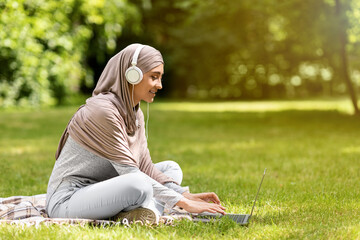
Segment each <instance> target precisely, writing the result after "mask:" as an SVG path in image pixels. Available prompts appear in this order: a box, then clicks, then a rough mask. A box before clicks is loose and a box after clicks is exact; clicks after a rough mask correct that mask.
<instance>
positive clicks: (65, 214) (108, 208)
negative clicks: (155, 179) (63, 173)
mask: <svg viewBox="0 0 360 240" xmlns="http://www.w3.org/2000/svg"><path fill="white" fill-rule="evenodd" d="M155 167H156V168H157V169H159V170H160V171H161V172H163V173H164V174H165V175H167V176H169V177H171V178H172V179H174V181H176V182H177V183H179V184H181V181H182V177H183V174H182V170H181V168H180V167H179V165H178V164H177V163H175V162H173V161H164V162H160V163H156V164H155ZM69 196H70V197H69ZM64 199H65V200H64ZM138 207H146V208H150V209H152V210H154V211H155V212H156V213H157V214H158V215H162V213H163V211H164V203H161V202H158V201H157V200H156V199H155V198H154V197H153V188H152V185H151V183H149V181H148V179H147V178H146V177H145V176H144V174H143V173H141V172H136V173H128V174H124V175H121V176H118V177H114V178H111V179H108V180H106V181H102V182H98V183H95V184H92V185H88V186H84V187H81V186H79V184H74V183H73V182H71V181H63V182H62V183H61V184H60V186H59V187H58V189H57V190H56V192H55V193H54V194H53V196H52V197H51V199H50V201H49V207H48V209H49V212H48V214H49V216H50V217H57V218H89V219H108V218H111V217H113V216H115V215H116V214H118V213H119V212H121V211H129V210H132V209H135V208H138Z"/></svg>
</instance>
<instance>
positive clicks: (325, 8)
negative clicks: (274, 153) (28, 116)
mask: <svg viewBox="0 0 360 240" xmlns="http://www.w3.org/2000/svg"><path fill="white" fill-rule="evenodd" d="M0 26H1V29H0V106H1V107H3V108H4V107H5V108H6V107H13V106H44V105H63V104H69V103H71V101H72V100H73V99H76V97H77V96H81V95H85V96H89V95H90V93H91V90H92V89H93V87H94V85H95V84H96V82H97V79H98V77H99V76H100V74H101V72H102V70H103V68H104V66H105V64H106V62H107V60H108V59H110V57H111V56H113V55H114V54H116V53H117V52H118V51H120V50H121V49H122V48H124V47H125V46H127V45H128V44H130V43H134V42H140V43H144V44H149V45H152V46H154V47H156V48H158V49H159V50H160V51H161V52H162V53H163V56H164V58H165V64H166V65H165V75H164V89H166V90H164V91H162V93H161V94H162V96H164V97H167V98H176V99H185V98H186V99H206V100H209V99H216V100H220V99H221V100H225V99H231V100H234V99H257V100H258V99H293V98H309V97H323V96H326V97H327V96H330V97H337V96H347V97H349V99H351V102H352V105H353V108H354V112H355V113H359V110H358V106H357V102H358V101H357V96H356V94H357V92H358V91H359V88H360V58H359V51H360V49H359V43H360V1H357V0H316V1H314V0H277V1H275V0H261V1H260V0H242V1H228V0H207V1H201V0H156V1H155V0H133V1H126V0H91V1H85V0H62V1H55V0H0Z"/></svg>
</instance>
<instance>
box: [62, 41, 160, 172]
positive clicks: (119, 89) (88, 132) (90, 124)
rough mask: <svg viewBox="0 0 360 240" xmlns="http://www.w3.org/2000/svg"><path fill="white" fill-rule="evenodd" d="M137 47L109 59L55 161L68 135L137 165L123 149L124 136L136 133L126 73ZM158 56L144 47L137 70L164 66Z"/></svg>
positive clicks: (109, 156)
mask: <svg viewBox="0 0 360 240" xmlns="http://www.w3.org/2000/svg"><path fill="white" fill-rule="evenodd" d="M138 46H139V44H132V45H129V46H128V47H126V48H124V49H123V50H122V51H121V52H119V53H118V54H116V55H115V56H114V57H112V58H111V59H110V60H109V62H108V63H107V65H106V67H105V69H104V71H103V72H102V74H101V76H100V79H99V81H98V83H97V85H96V87H95V89H94V91H93V94H92V97H90V98H88V99H87V100H86V104H85V105H82V106H81V107H80V108H79V109H78V111H77V112H76V113H75V114H74V116H73V118H72V119H71V120H70V122H69V124H68V126H67V127H66V129H65V131H64V133H63V135H62V136H61V139H60V143H59V146H58V149H57V152H56V155H55V157H56V159H58V157H59V155H60V153H61V150H62V148H63V147H64V145H65V142H66V140H67V138H68V136H69V134H70V136H71V137H72V138H73V139H74V140H75V141H76V142H78V143H79V144H81V145H83V146H84V147H85V148H86V149H88V150H90V151H92V152H94V153H96V154H97V155H100V156H102V157H105V158H107V159H110V160H114V161H117V162H120V163H123V164H128V165H134V166H138V163H137V162H136V160H135V159H133V156H132V154H131V151H130V150H129V149H128V147H127V146H126V144H124V143H126V136H124V133H126V134H128V135H133V134H134V133H135V130H136V124H135V120H136V115H137V116H139V115H140V114H139V113H138V112H137V109H138V106H137V107H136V109H133V107H132V97H131V93H130V90H129V85H130V84H129V83H128V82H127V81H126V79H125V71H126V69H127V68H128V67H130V66H131V61H132V57H133V55H134V52H135V50H136V48H137V47H138ZM163 63H164V62H163V58H162V56H161V53H160V52H159V51H158V50H156V49H154V48H152V47H150V46H145V47H144V48H143V49H142V50H141V52H140V55H139V58H138V61H137V67H138V68H140V69H141V70H142V72H143V73H146V72H148V71H150V70H151V69H153V68H155V67H157V66H159V65H160V64H163Z"/></svg>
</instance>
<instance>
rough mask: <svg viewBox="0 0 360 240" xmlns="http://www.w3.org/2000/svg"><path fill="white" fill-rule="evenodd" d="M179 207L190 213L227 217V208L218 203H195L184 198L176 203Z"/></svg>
mask: <svg viewBox="0 0 360 240" xmlns="http://www.w3.org/2000/svg"><path fill="white" fill-rule="evenodd" d="M176 205H177V206H179V207H181V208H183V209H185V210H186V211H188V212H190V213H202V212H211V213H217V212H218V213H221V214H223V215H225V207H223V206H221V205H220V204H216V203H208V202H205V201H194V200H190V199H188V198H186V197H185V198H183V199H181V200H180V201H178V202H177V203H176Z"/></svg>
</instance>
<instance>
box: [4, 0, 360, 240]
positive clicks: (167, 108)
mask: <svg viewBox="0 0 360 240" xmlns="http://www.w3.org/2000/svg"><path fill="white" fill-rule="evenodd" d="M0 27H1V29H0V116H1V117H0V133H1V134H0V169H1V170H0V171H1V176H0V197H7V196H11V195H33V194H39V193H44V192H45V191H46V186H47V181H48V178H49V176H50V174H51V169H52V167H53V164H54V153H55V151H56V147H57V144H58V141H59V138H60V136H61V133H62V131H63V130H64V128H65V126H66V124H67V122H68V121H69V119H70V118H71V116H72V115H73V114H74V112H75V111H76V109H77V107H78V106H79V105H81V104H83V103H84V101H85V99H86V98H87V97H89V96H91V92H92V89H93V88H94V86H95V85H96V82H97V79H98V77H99V76H100V74H101V72H102V70H103V68H104V66H105V65H106V63H107V61H108V60H109V59H110V58H111V57H112V56H113V55H115V54H116V53H117V52H118V51H120V50H121V49H123V48H124V47H125V46H127V45H128V44H131V43H134V42H138V43H143V44H148V45H151V46H154V47H155V48H157V49H159V50H160V51H161V53H162V54H163V57H164V60H165V74H164V77H163V90H161V91H160V92H159V94H158V96H157V97H156V99H155V102H154V103H153V104H150V123H149V135H150V138H149V148H150V151H151V153H152V154H151V155H152V158H153V161H154V162H158V161H161V160H165V159H172V160H175V161H177V162H179V164H180V165H181V166H182V168H183V170H184V174H185V176H184V184H186V185H190V187H191V190H192V191H194V192H199V191H215V192H216V193H218V195H219V196H220V198H221V199H222V200H223V203H224V204H225V205H226V206H227V208H228V211H229V212H243V213H245V212H246V213H248V212H249V211H250V208H251V205H252V200H253V198H254V194H255V192H256V187H257V184H258V183H259V180H260V177H261V174H262V172H263V170H264V168H265V167H267V168H268V176H267V177H266V179H265V182H264V186H263V189H262V192H261V195H260V200H259V204H258V206H257V210H256V215H255V217H254V218H253V220H252V223H251V225H250V226H249V228H243V227H240V226H237V225H236V224H232V223H231V222H227V221H222V222H214V223H210V224H207V225H203V224H192V223H187V222H180V223H178V224H177V225H176V226H175V227H166V226H159V227H157V228H149V227H138V226H135V227H133V228H130V229H124V228H121V227H119V228H118V227H115V228H110V229H105V230H104V229H96V228H91V227H85V228H84V227H78V228H73V229H72V230H71V231H68V230H66V229H65V230H64V229H63V228H61V227H59V228H57V227H50V228H46V227H42V228H39V229H34V228H33V229H31V228H30V229H21V230H19V228H17V227H14V226H0V228H1V229H0V230H1V232H2V233H3V235H1V236H0V239H2V238H4V239H8V238H9V239H12V238H34V239H35V238H36V239H40V238H44V239H45V238H63V239H78V238H88V239H98V238H107V239H111V238H115V237H120V238H164V239H168V238H173V239H178V238H185V239H186V238H249V239H253V238H269V239H279V238H295V239H298V238H309V239H314V238H322V239H329V238H330V239H331V238H333V239H339V238H344V239H345V238H359V237H360V220H359V219H360V218H359V217H360V215H359V213H360V202H359V199H360V191H359V187H358V186H359V180H360V165H359V158H360V147H359V146H360V139H359V133H360V131H359V130H360V125H359V121H360V119H359V114H360V113H359V107H358V103H359V101H358V96H357V95H358V94H359V89H360V57H359V51H360V49H359V43H360V2H359V1H356V0H346V1H345V0H316V1H313V0H287V1H285V0H284V1H283V0H279V1H275V0H262V1H257V0H242V1H226V0H209V1H200V0H183V1H180V0H172V1H170V0H156V1H155V0H134V1H124V0H91V1H83V0H63V1H51V0H28V1H26V0H18V1H14V0H0ZM142 108H143V111H144V110H145V109H146V105H142ZM144 112H145V111H144Z"/></svg>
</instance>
